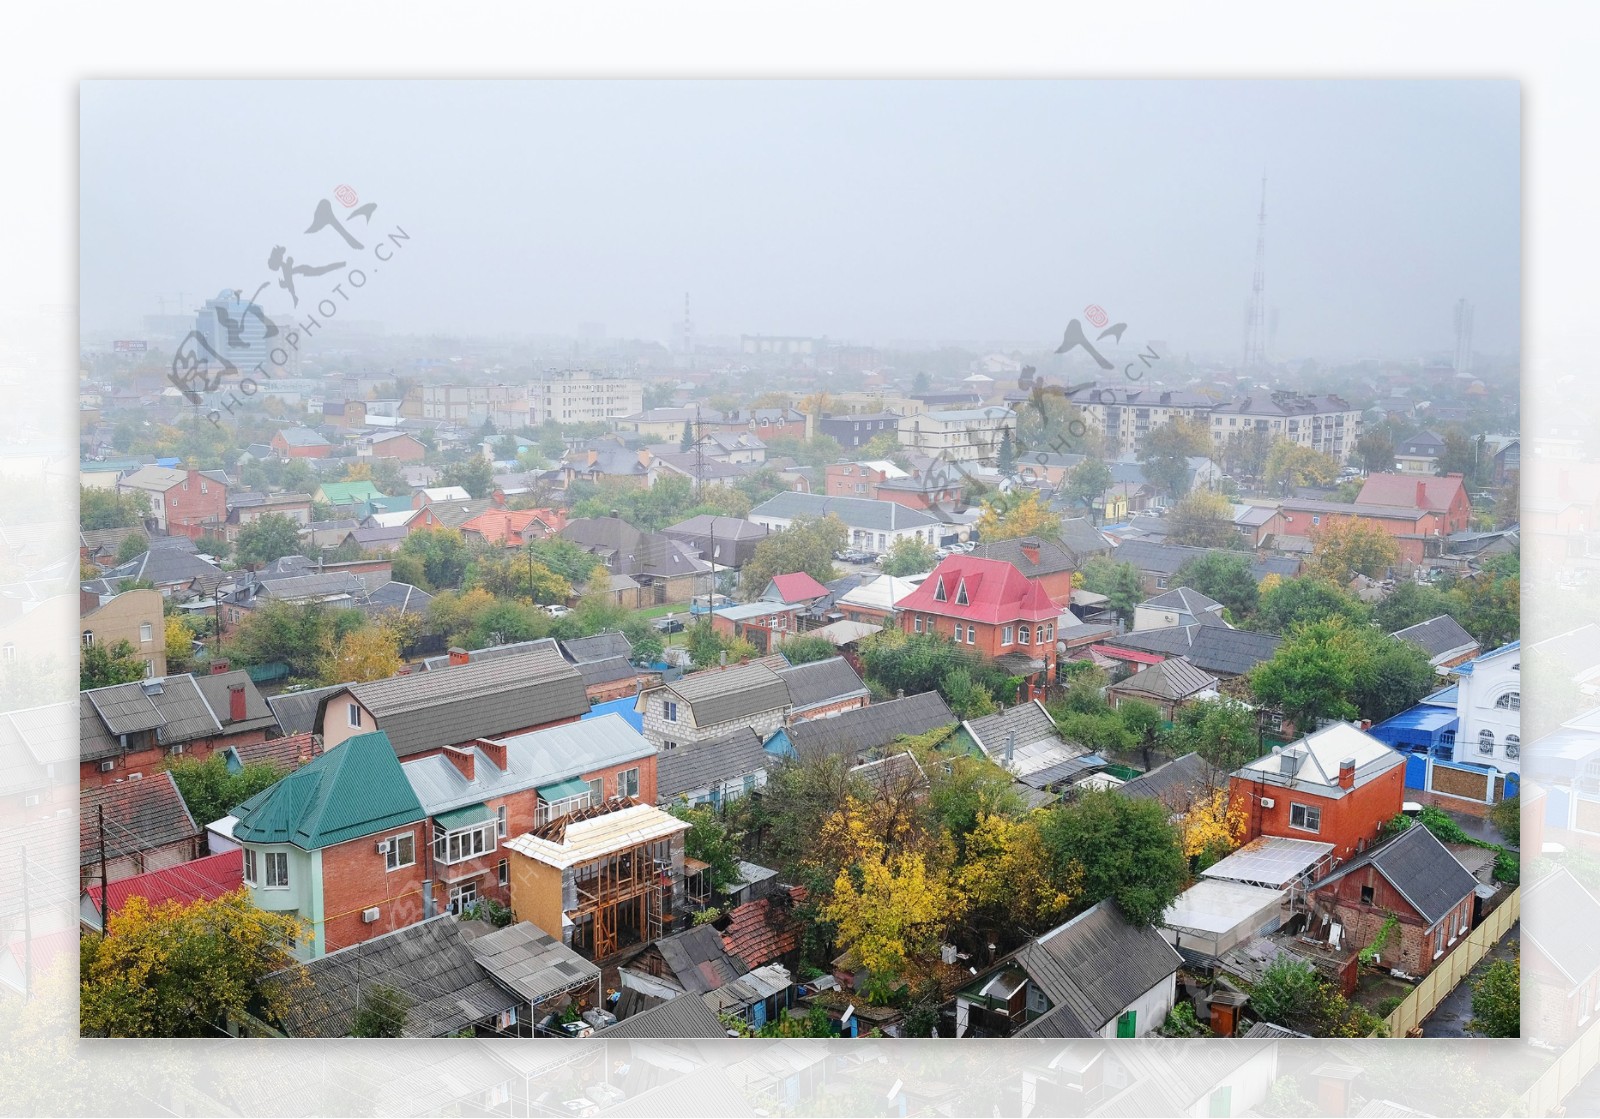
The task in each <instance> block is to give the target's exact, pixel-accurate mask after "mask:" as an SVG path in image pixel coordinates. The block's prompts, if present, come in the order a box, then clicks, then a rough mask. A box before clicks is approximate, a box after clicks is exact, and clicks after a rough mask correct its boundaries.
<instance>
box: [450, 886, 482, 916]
mask: <svg viewBox="0 0 1600 1119" xmlns="http://www.w3.org/2000/svg"><path fill="white" fill-rule="evenodd" d="M477 900H478V884H477V883H476V882H463V883H461V885H459V886H451V887H450V912H451V913H454V914H455V915H456V916H458V917H459V916H461V911H462V910H463V909H466V908H467V907H468V906H470V905H472V904H473V903H474V902H476V901H477Z"/></svg>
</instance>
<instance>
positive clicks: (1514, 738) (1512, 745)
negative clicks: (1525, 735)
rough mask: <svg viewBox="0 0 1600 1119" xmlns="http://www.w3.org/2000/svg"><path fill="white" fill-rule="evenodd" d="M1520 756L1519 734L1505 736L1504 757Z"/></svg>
mask: <svg viewBox="0 0 1600 1119" xmlns="http://www.w3.org/2000/svg"><path fill="white" fill-rule="evenodd" d="M1521 756H1522V736H1521V735H1520V734H1508V735H1506V757H1508V758H1520V757H1521Z"/></svg>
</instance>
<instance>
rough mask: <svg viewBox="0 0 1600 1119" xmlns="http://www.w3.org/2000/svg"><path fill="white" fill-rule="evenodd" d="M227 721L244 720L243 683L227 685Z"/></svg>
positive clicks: (239, 721)
mask: <svg viewBox="0 0 1600 1119" xmlns="http://www.w3.org/2000/svg"><path fill="white" fill-rule="evenodd" d="M228 722H230V723H242V722H244V685H243V684H229V685H228Z"/></svg>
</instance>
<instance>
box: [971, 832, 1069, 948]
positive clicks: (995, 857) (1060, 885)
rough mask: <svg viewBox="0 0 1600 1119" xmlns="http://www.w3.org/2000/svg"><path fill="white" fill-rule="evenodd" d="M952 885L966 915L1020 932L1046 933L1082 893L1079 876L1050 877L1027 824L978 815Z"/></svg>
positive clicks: (1042, 848) (1038, 840) (1046, 855)
mask: <svg viewBox="0 0 1600 1119" xmlns="http://www.w3.org/2000/svg"><path fill="white" fill-rule="evenodd" d="M956 885H957V887H958V888H959V889H960V891H961V893H962V895H963V896H964V898H965V901H966V905H967V907H968V908H969V909H970V910H975V911H977V912H979V913H984V914H988V915H990V916H992V917H995V918H1004V919H1009V920H1010V921H1012V922H1013V923H1015V924H1017V925H1018V926H1020V927H1021V928H1022V929H1023V931H1026V932H1030V933H1031V932H1039V931H1042V930H1044V929H1047V928H1050V927H1052V926H1054V925H1056V924H1057V923H1059V922H1060V920H1061V919H1062V918H1063V917H1064V916H1065V915H1066V912H1067V910H1068V909H1070V908H1071V907H1072V904H1073V902H1075V901H1076V900H1077V899H1078V896H1079V895H1080V894H1081V893H1082V892H1083V870H1082V868H1081V867H1079V866H1078V865H1077V864H1076V863H1074V864H1072V866H1071V869H1070V871H1069V872H1068V873H1067V874H1066V875H1065V876H1061V877H1058V876H1055V875H1053V874H1052V873H1051V865H1050V854H1049V852H1048V851H1047V850H1046V849H1045V846H1044V840H1043V839H1042V838H1041V837H1040V835H1039V829H1038V828H1037V827H1036V826H1034V825H1033V824H1032V823H1030V822H1029V821H1027V820H1013V819H1010V818H1008V817H1006V816H992V815H987V814H986V815H983V816H980V817H979V818H978V826H977V827H976V828H974V829H973V831H972V834H971V835H969V836H968V837H967V849H966V859H965V861H964V863H963V865H962V867H961V869H960V870H959V871H958V872H957V873H956Z"/></svg>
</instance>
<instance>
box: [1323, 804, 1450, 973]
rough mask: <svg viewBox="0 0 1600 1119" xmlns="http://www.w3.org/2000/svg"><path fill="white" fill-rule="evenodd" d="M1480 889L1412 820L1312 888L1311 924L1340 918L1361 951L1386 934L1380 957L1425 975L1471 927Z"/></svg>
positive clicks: (1349, 942)
mask: <svg viewBox="0 0 1600 1119" xmlns="http://www.w3.org/2000/svg"><path fill="white" fill-rule="evenodd" d="M1477 888H1478V880H1477V879H1476V878H1474V877H1473V875H1472V872H1471V871H1470V870H1468V869H1467V868H1466V867H1464V866H1462V865H1461V863H1460V861H1459V860H1458V859H1457V858H1456V857H1455V856H1454V855H1452V854H1451V853H1450V851H1449V849H1448V848H1447V847H1445V845H1444V844H1443V843H1440V842H1439V840H1438V839H1436V838H1435V837H1434V835H1433V833H1432V832H1430V831H1429V830H1428V829H1427V828H1425V827H1423V826H1422V825H1421V824H1413V825H1412V826H1411V827H1409V828H1407V829H1406V830H1405V831H1403V832H1401V833H1400V834H1399V835H1397V836H1395V837H1394V838H1393V839H1390V840H1388V841H1386V842H1384V843H1381V844H1379V845H1378V846H1376V847H1373V848H1371V849H1369V850H1368V851H1367V852H1366V853H1364V854H1362V855H1360V856H1358V857H1357V858H1356V859H1354V860H1352V861H1351V862H1349V863H1346V864H1345V865H1344V866H1342V867H1340V868H1339V869H1338V870H1336V871H1334V872H1333V873H1332V874H1330V875H1328V876H1327V877H1326V878H1323V879H1322V880H1321V881H1319V882H1317V883H1316V884H1315V885H1314V886H1312V887H1311V892H1310V897H1309V901H1310V904H1311V926H1310V927H1311V928H1313V929H1315V928H1317V927H1318V925H1319V923H1321V924H1326V923H1328V922H1334V923H1337V924H1338V925H1340V926H1341V927H1342V929H1343V933H1342V934H1341V935H1342V940H1343V944H1344V945H1345V946H1347V947H1349V948H1356V949H1361V948H1367V947H1370V946H1371V945H1372V944H1373V943H1374V941H1375V940H1377V938H1378V937H1380V936H1382V937H1383V943H1382V946H1381V947H1380V948H1379V949H1378V952H1377V958H1376V960H1375V961H1374V962H1376V963H1380V964H1382V965H1383V966H1384V967H1388V968H1399V969H1400V970H1401V971H1403V972H1405V973H1406V974H1408V975H1426V974H1428V972H1430V971H1432V970H1433V965H1434V964H1435V963H1437V962H1438V961H1439V960H1441V959H1443V958H1444V955H1445V953H1446V952H1448V951H1450V949H1452V948H1454V947H1455V946H1456V945H1457V944H1458V943H1460V941H1461V940H1462V938H1464V937H1465V936H1466V935H1467V933H1468V932H1469V931H1471V929H1472V909H1473V902H1474V901H1475V900H1476V897H1477V892H1476V891H1477ZM1391 917H1393V919H1394V924H1393V925H1392V926H1391V927H1390V931H1389V932H1388V933H1387V934H1384V932H1383V929H1384V926H1385V925H1388V924H1389V921H1390V918H1391Z"/></svg>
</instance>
